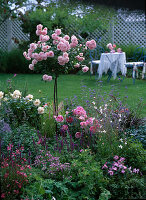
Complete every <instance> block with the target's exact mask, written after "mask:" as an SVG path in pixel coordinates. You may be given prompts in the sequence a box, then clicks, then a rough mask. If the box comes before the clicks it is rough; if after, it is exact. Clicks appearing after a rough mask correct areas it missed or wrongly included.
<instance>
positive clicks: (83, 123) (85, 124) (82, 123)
mask: <svg viewBox="0 0 146 200" xmlns="http://www.w3.org/2000/svg"><path fill="white" fill-rule="evenodd" d="M80 125H81V128H85V127H86V126H88V124H87V123H86V122H80Z"/></svg>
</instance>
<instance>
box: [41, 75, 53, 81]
mask: <svg viewBox="0 0 146 200" xmlns="http://www.w3.org/2000/svg"><path fill="white" fill-rule="evenodd" d="M43 80H44V81H49V82H50V81H52V76H48V75H47V74H44V75H43Z"/></svg>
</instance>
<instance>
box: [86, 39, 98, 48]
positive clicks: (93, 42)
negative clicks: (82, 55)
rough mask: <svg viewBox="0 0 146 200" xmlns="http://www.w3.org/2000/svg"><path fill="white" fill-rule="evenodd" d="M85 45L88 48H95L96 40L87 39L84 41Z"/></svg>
mask: <svg viewBox="0 0 146 200" xmlns="http://www.w3.org/2000/svg"><path fill="white" fill-rule="evenodd" d="M86 46H87V47H88V48H89V49H90V50H92V49H95V48H96V42H95V40H91V41H87V42H86Z"/></svg>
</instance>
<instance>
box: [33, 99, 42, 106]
mask: <svg viewBox="0 0 146 200" xmlns="http://www.w3.org/2000/svg"><path fill="white" fill-rule="evenodd" d="M33 104H34V105H35V106H39V105H40V104H41V102H40V100H39V99H36V100H35V101H34V102H33Z"/></svg>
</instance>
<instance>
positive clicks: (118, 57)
mask: <svg viewBox="0 0 146 200" xmlns="http://www.w3.org/2000/svg"><path fill="white" fill-rule="evenodd" d="M125 63H126V55H125V52H122V53H117V52H116V53H102V54H101V57H100V63H99V67H98V71H97V72H98V74H99V78H101V77H102V74H103V73H104V72H105V73H107V71H108V70H109V69H110V70H111V72H112V76H113V78H114V79H115V78H116V77H117V73H118V72H121V73H122V75H124V76H125V75H126V72H127V68H126V67H125Z"/></svg>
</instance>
